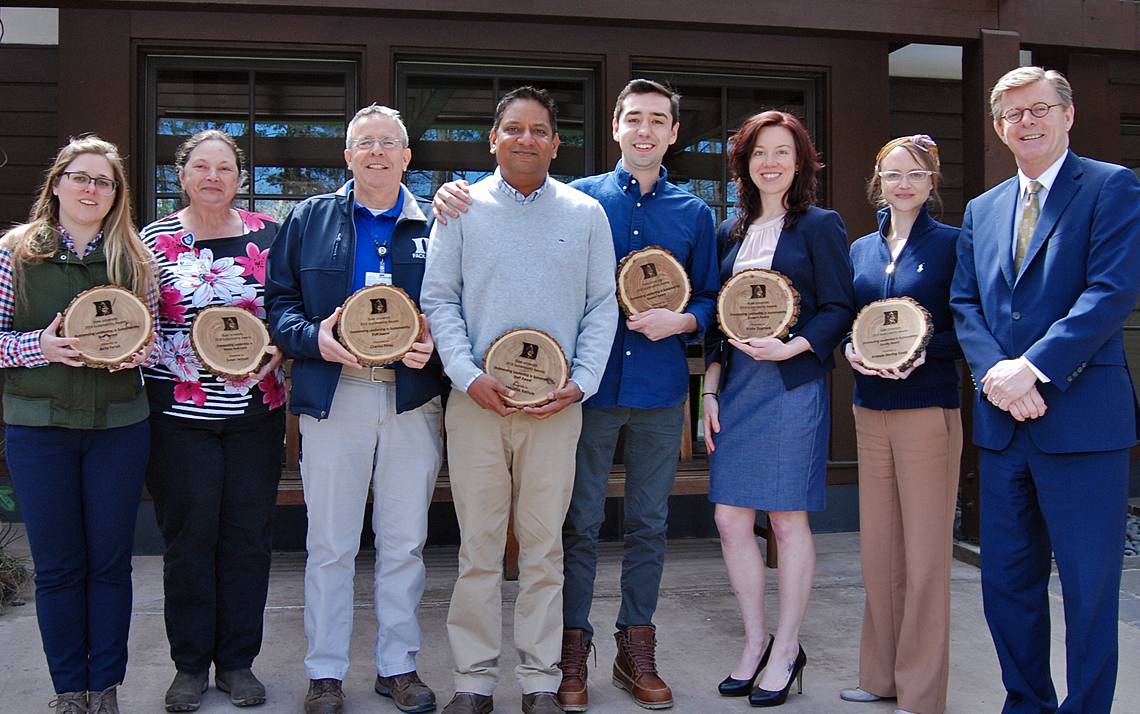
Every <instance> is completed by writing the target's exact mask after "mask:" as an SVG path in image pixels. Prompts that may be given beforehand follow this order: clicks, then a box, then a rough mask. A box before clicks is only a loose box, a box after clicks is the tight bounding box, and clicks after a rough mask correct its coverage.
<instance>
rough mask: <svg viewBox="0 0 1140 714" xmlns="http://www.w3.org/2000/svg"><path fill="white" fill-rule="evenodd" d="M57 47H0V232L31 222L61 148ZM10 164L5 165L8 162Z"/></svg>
mask: <svg viewBox="0 0 1140 714" xmlns="http://www.w3.org/2000/svg"><path fill="white" fill-rule="evenodd" d="M58 56H59V51H58V49H57V48H56V47H43V46H32V45H0V97H3V111H0V150H2V151H3V154H0V163H2V164H3V166H2V167H0V227H2V228H7V227H8V226H11V225H12V224H13V223H21V222H23V221H25V220H27V218H28V211H29V210H30V209H31V207H32V203H33V201H34V200H35V192H36V190H37V189H38V188H39V185H40V181H41V180H42V178H43V171H44V169H46V168H47V167H48V166H49V165H50V164H51V159H52V157H53V156H55V152H56V149H57V148H58V147H59V144H58V141H57V136H56V132H57V125H58V117H57V111H56V100H57V89H56V81H57V77H58V74H59V62H58ZM5 155H6V156H7V163H4V156H5Z"/></svg>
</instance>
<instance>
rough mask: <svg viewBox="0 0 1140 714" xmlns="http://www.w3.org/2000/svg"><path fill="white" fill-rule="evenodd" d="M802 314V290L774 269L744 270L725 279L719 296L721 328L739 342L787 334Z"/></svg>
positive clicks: (717, 301) (717, 307)
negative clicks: (798, 289) (797, 288)
mask: <svg viewBox="0 0 1140 714" xmlns="http://www.w3.org/2000/svg"><path fill="white" fill-rule="evenodd" d="M799 314H800V294H799V293H798V292H796V289H795V288H794V287H792V281H790V280H788V278H787V277H786V276H785V275H783V274H782V273H780V272H777V271H775V270H763V269H761V268H749V269H748V270H742V271H740V272H739V273H737V274H736V275H733V276H732V277H731V278H729V279H728V280H726V281H725V283H724V285H723V286H722V287H721V289H720V294H719V295H717V298H716V319H717V323H718V324H719V325H720V329H721V332H723V333H724V334H725V335H727V336H728V337H731V338H732V339H734V340H738V341H740V342H746V341H748V340H750V339H753V338H757V337H784V336H785V335H787V334H788V329H789V328H791V326H792V325H794V324H795V323H796V318H798V317H799Z"/></svg>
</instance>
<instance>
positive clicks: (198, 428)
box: [142, 130, 285, 712]
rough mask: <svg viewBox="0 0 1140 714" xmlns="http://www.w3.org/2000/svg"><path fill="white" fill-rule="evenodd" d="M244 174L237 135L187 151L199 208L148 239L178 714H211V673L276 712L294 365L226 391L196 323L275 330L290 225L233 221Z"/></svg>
mask: <svg viewBox="0 0 1140 714" xmlns="http://www.w3.org/2000/svg"><path fill="white" fill-rule="evenodd" d="M243 162H244V157H243V154H242V151H241V150H240V149H239V148H238V146H237V144H236V143H235V142H234V140H233V139H232V138H231V137H230V136H229V135H228V134H225V133H224V132H221V131H216V130H209V131H203V132H200V133H198V134H195V135H194V136H192V137H191V138H189V139H187V140H186V141H185V142H184V143H183V144H182V146H181V147H179V149H178V152H177V154H176V156H175V164H176V166H177V169H178V179H179V181H180V182H181V184H182V190H183V193H184V194H185V196H186V198H187V200H188V205H187V206H186V208H183V209H182V210H180V211H177V212H175V213H172V214H170V215H169V216H166V217H165V218H162V219H160V220H158V221H155V222H154V223H152V224H150V225H149V226H147V227H146V228H144V229H143V231H142V238H143V240H144V242H145V243H146V245H147V247H149V248H150V249H151V251H152V252H153V253H154V255H155V259H156V261H157V263H158V266H159V269H160V274H159V283H160V289H161V302H160V307H159V329H158V350H159V361H158V364H157V365H156V366H155V367H153V368H152V369H150V370H148V371H147V373H146V382H147V392H148V393H149V396H150V405H151V419H150V420H151V460H150V469H149V473H148V475H147V486H148V488H149V489H150V493H151V495H152V496H153V497H154V506H155V515H156V516H157V519H158V525H159V528H160V529H161V531H162V537H163V541H164V542H165V545H166V550H165V554H164V562H165V569H164V577H163V584H164V587H165V592H166V606H165V610H166V634H167V637H168V639H169V640H170V656H171V659H173V660H174V665H175V667H176V669H177V673H176V674H175V677H174V681H173V682H172V683H171V685H170V688H169V689H168V690H167V692H166V700H165V705H166V710H167V711H171V712H180V711H182V712H185V711H194V710H196V709H197V708H198V707H199V705H200V703H201V696H202V693H203V692H204V691H205V690H206V688H207V687H208V686H209V673H210V665H211V663H212V664H213V665H214V669H215V674H214V681H215V684H216V686H217V687H218V689H220V690H222V691H223V692H228V693H229V695H230V699H231V701H232V702H233V703H234V704H236V705H238V706H251V705H254V704H260V703H262V702H264V701H265V687H264V686H262V684H261V682H259V681H258V680H257V678H256V677H254V675H253V673H252V671H251V667H252V665H253V660H254V658H255V657H256V656H257V654H258V652H259V651H260V650H261V639H262V611H263V609H264V607H265V597H266V591H267V589H268V583H269V560H270V544H271V531H270V526H271V518H272V516H273V509H274V506H275V504H276V498H277V482H278V480H279V479H280V477H281V451H282V447H283V443H284V429H285V413H284V412H285V410H284V409H282V408H281V407H282V405H283V404H284V403H285V387H284V382H283V379H282V372H281V369H280V364H281V355H280V353H277V352H276V351H275V352H274V354H273V356H272V359H271V360H270V361H269V362H268V364H266V365H265V366H264V367H263V368H262V369H261V370H260V371H259V372H257V373H256V374H253V375H250V376H249V377H247V378H246V379H241V380H224V379H221V378H218V377H215V376H214V375H213V374H211V373H210V372H209V371H207V370H206V369H205V367H203V366H202V364H201V363H200V361H199V360H198V358H197V356H196V355H195V354H194V350H193V349H192V348H191V346H190V339H189V338H190V325H191V323H192V322H193V320H194V316H195V315H196V314H197V312H198V310H200V309H202V308H204V307H207V306H210V305H236V306H240V307H243V308H245V309H247V310H249V311H250V312H252V313H253V314H255V315H257V316H258V317H260V318H264V317H265V298H264V292H265V287H264V286H265V258H266V256H267V254H268V252H269V245H270V243H271V242H272V240H273V237H274V235H275V234H276V232H277V224H276V223H274V222H272V220H271V219H270V218H269V217H268V216H264V215H261V214H257V213H249V212H248V211H243V210H240V209H236V208H233V207H232V205H231V204H232V202H233V199H234V196H235V195H236V194H237V190H238V186H239V185H240V184H241V181H242V175H243ZM271 349H272V348H271Z"/></svg>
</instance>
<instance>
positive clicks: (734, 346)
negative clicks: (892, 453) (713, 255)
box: [703, 111, 854, 706]
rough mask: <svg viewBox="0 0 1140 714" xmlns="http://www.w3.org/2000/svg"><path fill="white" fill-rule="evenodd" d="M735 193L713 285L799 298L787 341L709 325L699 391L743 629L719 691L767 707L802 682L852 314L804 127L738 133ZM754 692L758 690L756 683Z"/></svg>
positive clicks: (847, 269)
mask: <svg viewBox="0 0 1140 714" xmlns="http://www.w3.org/2000/svg"><path fill="white" fill-rule="evenodd" d="M729 162H730V164H731V166H732V169H733V173H734V174H735V177H736V178H735V180H736V184H737V189H738V194H739V196H740V207H739V209H738V211H737V214H736V215H735V216H733V217H732V218H729V219H728V220H726V221H725V222H724V223H722V224H721V226H720V229H719V230H718V232H717V238H718V246H719V256H720V268H721V279H722V280H727V279H728V278H729V277H731V276H732V275H733V274H735V273H737V272H740V271H741V270H746V269H749V268H765V269H771V270H775V271H778V272H780V273H782V274H783V275H784V276H786V277H787V278H788V279H790V281H791V283H792V285H793V286H794V287H795V289H796V291H797V292H798V293H799V296H800V310H799V316H798V319H797V320H796V322H795V324H793V325H792V326H791V328H790V330H789V332H788V334H787V336H786V337H784V338H782V339H779V338H775V337H767V338H763V339H751V340H749V341H748V342H740V341H737V340H733V339H726V338H725V337H724V335H722V334H720V333H719V332H717V331H716V330H710V334H709V338H708V339H709V342H708V345H707V349H706V355H707V356H706V361H707V362H708V367H707V371H706V374H705V387H704V395H703V401H704V414H705V416H704V427H705V443H706V446H707V447H708V450H709V455H710V471H709V499H710V500H711V501H712V502H713V503H715V504H716V524H717V529H718V530H719V531H720V537H721V548H722V550H723V552H724V560H725V566H726V567H727V569H728V575H729V579H730V581H731V582H732V586H733V590H734V591H735V593H736V599H737V603H738V604H739V606H740V612H741V616H742V618H743V621H744V632H745V643H744V650H743V651H742V653H741V655H740V659H739V661H738V662H737V664H736V668H735V669H734V670H733V671H732V673H731V674H730V675H729V677H728V678H726V679H725V680H724V681H723V682H722V683H721V685H720V687H719V690H720V693H721V694H723V695H725V696H743V695H746V694H747V695H748V697H749V702H750V703H751V704H752V705H753V706H777V705H780V704H783V703H784V701H785V700H786V699H787V696H788V692H789V690H790V689H791V686H792V683H793V682H795V681H798V682H800V683H801V690H802V672H803V668H804V665H805V664H806V663H807V657H806V655H805V654H804V651H803V648H802V647H801V646H800V643H799V630H800V625H801V623H802V622H803V618H804V613H805V611H806V610H807V604H808V598H809V596H810V594H811V584H812V579H813V577H814V574H815V546H814V543H813V541H812V535H811V528H810V526H809V525H808V512H809V511H820V510H823V508H824V501H825V493H824V487H825V480H826V475H827V445H828V436H829V419H830V415H829V412H830V409H829V404H828V394H827V384H826V380H825V376H826V374H827V372H828V371H830V370H831V369H833V368H834V366H835V361H834V358H833V356H832V353H833V352H834V350H835V348H836V347H837V346H838V345H839V343H840V341H841V340H842V339H843V337H844V336H845V335H846V334H847V332H848V330H849V329H850V326H851V321H852V319H853V318H854V308H853V305H854V295H853V292H852V271H851V260H850V257H849V253H848V248H847V231H846V228H845V227H844V225H843V221H842V220H841V219H840V217H839V214H837V213H835V212H834V211H829V210H825V209H822V208H818V207H816V206H815V205H813V204H814V203H815V198H816V186H817V176H818V174H819V171H820V169H822V164H821V163H820V161H819V156H818V154H817V153H816V150H815V148H814V147H813V146H812V143H811V139H810V138H809V137H808V133H807V130H806V129H805V128H804V125H803V124H802V123H801V122H800V121H799V120H798V119H797V118H796V117H794V116H793V115H791V114H787V113H785V112H778V111H767V112H763V113H761V114H757V115H755V116H753V117H751V118H750V119H748V120H747V121H746V122H744V124H743V126H741V127H740V130H739V131H738V132H737V133H736V136H735V138H734V140H733V144H732V147H731V149H730V152H729ZM757 511H766V512H767V513H768V518H769V522H770V524H771V531H772V534H773V535H774V536H775V538H776V542H777V544H778V546H779V551H780V568H779V590H780V609H779V620H778V626H777V628H776V630H775V632H774V633H773V634H772V636H771V637H770V636H769V630H768V627H767V624H766V622H765V617H764V563H763V560H762V558H761V555H760V548H759V546H758V545H757V543H756V538H755V536H754V534H753V526H754V524H755V521H756V512H757ZM753 684H755V686H753Z"/></svg>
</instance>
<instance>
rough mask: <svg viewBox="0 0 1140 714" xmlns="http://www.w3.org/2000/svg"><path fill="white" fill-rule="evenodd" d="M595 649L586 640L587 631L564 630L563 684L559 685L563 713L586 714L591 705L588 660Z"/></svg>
mask: <svg viewBox="0 0 1140 714" xmlns="http://www.w3.org/2000/svg"><path fill="white" fill-rule="evenodd" d="M593 647H594V643H593V642H591V641H590V640H587V639H586V631H585V630H576V629H570V628H567V629H565V630H562V661H561V662H559V663H558V668H559V669H561V670H562V684H560V685H558V703H559V704H561V705H562V710H563V711H568V712H584V711H586V708H587V707H588V706H589V704H590V696H589V693H588V691H587V689H586V680H587V679H588V673H587V669H586V659H587V658H588V657H589V655H590V650H591V649H593ZM594 656H595V657H597V654H596V653H595V655H594Z"/></svg>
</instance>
